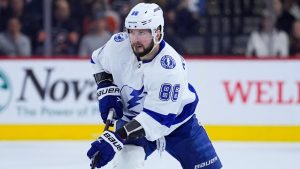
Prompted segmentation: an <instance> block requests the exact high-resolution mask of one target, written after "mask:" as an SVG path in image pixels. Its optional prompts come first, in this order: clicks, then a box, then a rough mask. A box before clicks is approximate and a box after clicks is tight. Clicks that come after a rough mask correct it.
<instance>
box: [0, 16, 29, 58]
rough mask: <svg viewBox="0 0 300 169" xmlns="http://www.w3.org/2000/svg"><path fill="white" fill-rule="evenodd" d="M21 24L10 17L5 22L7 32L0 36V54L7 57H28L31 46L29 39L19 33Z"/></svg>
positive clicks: (16, 19)
mask: <svg viewBox="0 0 300 169" xmlns="http://www.w3.org/2000/svg"><path fill="white" fill-rule="evenodd" d="M21 28H22V25H21V22H20V20H19V19H18V18H16V17H12V18H10V19H9V20H8V22H7V30H6V31H5V32H3V33H1V34H0V54H1V55H7V56H29V55H31V45H30V40H29V38H28V37H27V36H26V35H24V34H22V33H21Z"/></svg>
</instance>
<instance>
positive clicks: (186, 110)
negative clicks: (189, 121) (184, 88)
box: [173, 84, 199, 124]
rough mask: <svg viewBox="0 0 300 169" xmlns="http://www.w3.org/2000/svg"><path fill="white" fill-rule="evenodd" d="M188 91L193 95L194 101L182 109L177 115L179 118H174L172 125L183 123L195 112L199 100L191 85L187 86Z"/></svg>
mask: <svg viewBox="0 0 300 169" xmlns="http://www.w3.org/2000/svg"><path fill="white" fill-rule="evenodd" d="M189 90H190V91H191V92H192V93H194V94H195V96H196V99H195V101H193V102H192V103H189V104H187V105H185V106H184V107H183V110H182V112H181V113H180V114H179V116H177V117H176V119H175V121H174V123H173V124H178V123H180V122H182V121H184V120H185V119H186V118H188V117H189V116H190V115H192V114H193V113H194V112H195V109H196V107H197V104H198V102H199V98H198V95H197V93H196V90H195V89H194V87H193V86H192V85H191V84H189Z"/></svg>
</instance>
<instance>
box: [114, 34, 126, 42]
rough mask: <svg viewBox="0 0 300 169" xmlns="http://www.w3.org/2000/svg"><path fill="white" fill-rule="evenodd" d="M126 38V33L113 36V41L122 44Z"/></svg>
mask: <svg viewBox="0 0 300 169" xmlns="http://www.w3.org/2000/svg"><path fill="white" fill-rule="evenodd" d="M126 38H127V35H126V33H118V34H116V35H115V37H114V40H115V41H116V42H122V41H123V40H125V39H126Z"/></svg>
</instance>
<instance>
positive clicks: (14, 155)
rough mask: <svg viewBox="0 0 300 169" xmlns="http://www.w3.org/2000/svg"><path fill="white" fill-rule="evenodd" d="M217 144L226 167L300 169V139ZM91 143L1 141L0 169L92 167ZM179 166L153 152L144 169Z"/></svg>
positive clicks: (72, 168) (166, 156)
mask: <svg viewBox="0 0 300 169" xmlns="http://www.w3.org/2000/svg"><path fill="white" fill-rule="evenodd" d="M214 145H215V148H216V150H217V152H218V154H219V157H220V159H221V160H222V163H223V165H224V167H223V168H224V169H300V143H250V142H214ZM89 146H90V142H89V141H10V142H9V141H0V169H89V168H90V167H89V160H88V158H87V157H86V151H87V150H88V148H89ZM298 162H299V163H298ZM111 166H112V165H111V164H108V166H105V167H103V169H110V168H111ZM180 168H181V167H180V165H179V163H178V162H177V161H176V160H175V159H174V158H172V157H171V156H170V155H169V154H167V153H163V154H162V156H161V157H160V156H159V154H158V152H154V153H153V154H152V155H151V156H150V158H149V159H148V160H147V161H146V164H145V169H180Z"/></svg>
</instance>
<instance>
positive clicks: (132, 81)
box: [91, 33, 198, 141]
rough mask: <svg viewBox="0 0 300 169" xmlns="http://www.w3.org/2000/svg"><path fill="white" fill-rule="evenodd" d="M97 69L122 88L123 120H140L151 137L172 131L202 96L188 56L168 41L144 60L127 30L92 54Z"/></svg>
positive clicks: (187, 116) (188, 116) (148, 136)
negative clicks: (189, 73)
mask: <svg viewBox="0 0 300 169" xmlns="http://www.w3.org/2000/svg"><path fill="white" fill-rule="evenodd" d="M91 63H92V64H93V67H94V70H95V72H94V73H99V72H107V73H110V74H112V76H113V79H114V84H116V85H117V86H118V87H119V88H120V89H121V97H122V101H123V105H124V108H123V112H124V116H123V117H122V119H123V120H126V121H129V120H131V119H133V118H134V119H135V120H137V121H138V122H139V123H140V124H141V125H142V127H143V128H144V130H145V134H146V138H147V139H148V140H150V141H154V140H157V139H158V138H160V137H163V136H166V135H168V134H170V133H171V132H172V131H173V130H175V129H176V128H177V127H179V126H180V125H182V124H183V123H184V122H186V121H187V120H188V119H190V117H191V116H192V115H193V114H194V111H195V108H196V106H197V103H198V97H197V94H196V92H195V90H194V88H193V87H192V86H191V85H190V84H189V83H188V81H187V70H186V63H185V61H184V59H183V58H182V57H181V56H180V55H179V54H178V53H177V52H176V51H175V50H174V49H173V48H172V47H171V46H170V45H169V44H167V43H166V42H165V41H162V42H161V43H160V49H159V52H158V54H157V55H156V56H155V57H154V58H153V59H152V60H149V61H140V60H139V59H138V58H137V57H136V56H135V55H134V53H133V51H132V49H131V46H130V41H129V38H128V35H127V33H117V34H115V35H113V36H112V38H111V39H110V40H109V41H108V42H107V43H106V44H105V45H104V46H102V47H101V48H99V49H97V50H95V51H94V52H93V54H92V59H91Z"/></svg>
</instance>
